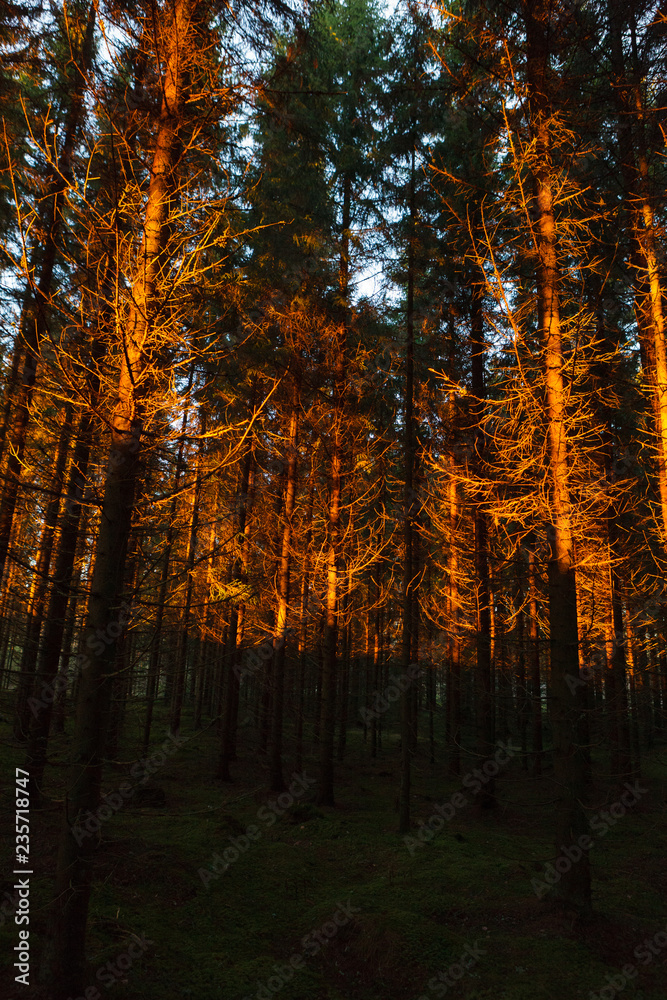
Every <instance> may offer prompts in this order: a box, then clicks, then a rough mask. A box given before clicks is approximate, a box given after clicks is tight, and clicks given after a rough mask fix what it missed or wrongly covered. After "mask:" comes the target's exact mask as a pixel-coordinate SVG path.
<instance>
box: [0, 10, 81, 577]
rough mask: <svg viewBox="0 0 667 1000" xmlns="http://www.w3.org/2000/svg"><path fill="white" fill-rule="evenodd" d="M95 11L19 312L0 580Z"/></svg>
mask: <svg viewBox="0 0 667 1000" xmlns="http://www.w3.org/2000/svg"><path fill="white" fill-rule="evenodd" d="M95 9H96V8H95V4H94V3H91V5H90V7H89V10H88V21H87V25H86V29H85V32H84V35H83V41H82V45H81V52H80V53H79V60H80V66H79V72H78V73H77V74H76V77H75V84H74V90H73V93H72V96H71V100H70V106H69V112H68V115H67V121H66V124H65V134H64V139H63V145H62V149H61V153H60V161H59V164H58V169H57V171H56V170H55V169H54V170H53V171H52V175H51V177H50V179H49V181H48V187H47V195H46V198H45V201H46V204H47V209H46V219H45V227H44V228H45V235H44V246H43V249H42V252H41V260H40V273H39V280H38V281H37V282H35V283H34V285H33V283H32V281H31V282H30V286H29V288H28V289H27V291H26V295H25V299H24V303H23V309H22V311H21V318H20V326H19V329H20V341H21V342H22V344H23V345H24V347H25V353H24V355H23V370H22V373H21V377H20V380H19V383H18V385H17V391H16V397H15V399H14V416H13V418H11V419H10V420H9V422H8V423H9V426H8V433H7V442H6V456H7V458H6V464H5V468H4V479H5V483H4V487H5V488H4V495H3V498H2V507H1V508H0V580H1V579H2V577H3V575H4V570H5V562H6V559H7V552H8V549H9V540H10V536H11V532H12V522H13V519H14V511H15V509H16V502H17V499H18V494H19V487H20V482H21V469H22V466H23V454H24V451H25V446H26V437H27V432H28V425H29V422H30V409H31V404H32V399H33V395H34V391H35V383H36V380H37V369H38V366H39V359H40V352H41V344H42V341H43V339H44V337H45V336H46V333H47V321H48V311H49V305H50V300H51V292H52V286H53V275H54V268H55V264H56V259H57V255H58V247H57V244H58V238H59V235H60V231H61V227H62V216H61V203H62V200H63V195H64V192H65V190H66V188H67V183H68V178H69V177H70V176H71V174H72V169H73V160H74V151H75V147H76V143H77V139H78V134H79V130H80V128H81V124H82V121H83V114H84V93H85V89H86V85H87V83H86V75H87V73H88V70H89V68H90V63H91V58H92V51H93V34H94V29H95ZM17 347H18V345H17ZM15 350H16V348H15Z"/></svg>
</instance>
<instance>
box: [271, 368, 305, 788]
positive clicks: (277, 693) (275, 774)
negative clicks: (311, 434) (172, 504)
mask: <svg viewBox="0 0 667 1000" xmlns="http://www.w3.org/2000/svg"><path fill="white" fill-rule="evenodd" d="M298 407H299V386H298V384H296V383H295V385H294V387H293V395H292V408H291V413H290V422H289V430H288V433H287V442H288V444H287V461H286V475H285V503H284V507H283V517H284V522H283V531H282V540H281V547H280V560H279V564H278V579H277V584H278V610H277V614H276V627H275V632H274V639H273V657H274V658H273V718H272V726H271V751H270V755H269V772H270V774H269V783H270V788H271V791H272V792H282V791H284V790H285V780H284V778H283V761H282V744H283V704H284V694H285V646H286V644H287V608H288V605H289V597H290V564H291V559H292V517H293V516H294V507H295V499H296V477H297V437H298V428H299V410H298Z"/></svg>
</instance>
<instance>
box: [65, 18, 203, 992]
mask: <svg viewBox="0 0 667 1000" xmlns="http://www.w3.org/2000/svg"><path fill="white" fill-rule="evenodd" d="M194 6H195V5H194V4H193V0H175V3H174V5H173V8H172V9H170V13H171V16H169V17H168V19H167V10H168V9H167V8H166V7H165V8H163V11H162V14H163V17H164V20H165V21H166V22H167V23H166V24H165V29H166V32H165V33H166V55H165V74H164V81H163V90H162V106H161V111H160V116H159V121H158V129H157V135H156V143H155V151H154V154H153V161H152V165H151V177H150V183H149V189H148V198H147V204H146V213H145V220H144V238H143V245H142V248H141V254H140V260H141V262H142V264H141V267H140V269H139V272H138V274H137V276H136V278H135V280H134V284H133V288H132V295H131V298H130V306H129V311H128V316H127V321H126V326H125V337H124V351H123V354H122V361H121V365H120V372H119V379H118V390H117V396H116V405H115V408H114V411H113V414H112V418H111V450H110V455H109V462H108V466H107V472H106V481H105V487H104V499H103V504H102V511H101V519H100V527H99V533H98V537H97V544H96V552H95V565H94V569H93V574H92V582H91V592H90V600H89V605H88V616H87V622H86V629H85V643H84V648H85V649H86V650H87V652H86V653H82V659H81V666H82V675H81V681H80V684H79V696H78V704H77V720H76V729H75V734H74V765H73V768H72V774H71V778H70V784H69V788H68V792H67V795H66V799H65V811H64V817H63V828H62V834H61V838H60V845H59V851H58V860H57V867H56V885H55V893H54V904H53V919H52V921H51V928H50V931H51V940H50V954H49V955H48V959H49V964H50V978H51V982H52V983H54V984H55V990H54V994H55V995H54V1000H67V998H68V997H69V996H71V995H75V996H76V995H80V993H81V992H82V989H83V986H84V985H85V981H84V978H85V951H84V948H85V937H86V924H87V918H88V903H89V898H90V889H91V878H92V857H93V838H91V837H87V838H85V839H84V840H82V841H81V843H80V844H79V843H78V841H77V839H76V837H75V831H76V827H77V824H79V823H81V822H82V821H83V817H84V816H85V815H86V814H87V812H88V811H91V812H94V811H95V809H97V807H98V804H99V799H100V783H101V778H102V762H103V754H104V747H105V742H106V731H107V725H108V717H109V699H110V694H111V684H112V680H113V672H114V664H115V655H116V645H117V637H118V635H119V634H120V631H122V627H123V617H122V615H123V609H122V586H123V577H124V570H125V554H126V550H127V542H128V537H129V533H130V525H131V520H132V512H133V506H134V491H135V482H136V480H137V475H138V469H139V454H140V446H141V435H142V422H143V414H142V396H143V393H144V392H145V391H146V378H145V375H146V369H147V366H148V365H149V358H148V356H147V353H146V352H147V350H149V349H150V346H151V344H150V337H151V330H152V324H153V321H154V318H155V312H156V307H157V294H156V293H157V285H158V279H159V276H160V273H161V272H162V271H163V269H164V268H165V266H166V263H167V261H166V255H165V252H164V246H165V240H166V235H167V225H168V216H169V209H170V200H171V197H172V192H173V191H174V190H175V183H174V182H175V170H176V166H177V162H178V157H179V151H180V143H179V137H178V132H179V125H180V122H181V119H182V115H183V110H184V106H185V100H186V94H185V86H184V84H185V80H186V65H185V64H186V62H187V58H188V56H189V54H190V53H191V51H192V47H193V22H192V14H193V7H194ZM98 631H99V632H100V633H101V634H103V635H105V636H106V637H107V639H108V640H109V641H108V642H102V641H101V640H99V639H98V638H97V634H98Z"/></svg>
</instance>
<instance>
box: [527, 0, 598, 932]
mask: <svg viewBox="0 0 667 1000" xmlns="http://www.w3.org/2000/svg"><path fill="white" fill-rule="evenodd" d="M552 16H555V14H554V13H553V12H552V7H551V4H550V3H548V2H547V0H539V2H538V3H533V4H524V19H525V24H526V39H527V62H526V75H527V81H528V105H529V114H530V122H531V128H532V130H533V134H534V136H535V151H534V154H533V161H532V172H533V177H534V182H535V235H536V240H537V254H538V259H537V269H536V283H537V304H538V326H539V332H540V335H541V338H542V352H543V363H544V378H545V391H546V399H545V404H546V413H545V416H546V419H547V448H546V461H547V463H548V475H549V482H550V492H551V498H550V499H551V512H552V513H551V516H552V524H551V526H550V529H549V538H548V541H549V546H550V557H549V628H550V653H551V684H550V701H551V706H550V707H551V724H552V731H553V741H554V778H555V786H556V795H557V799H558V804H557V810H556V823H555V826H556V849H557V852H558V853H560V852H561V850H562V848H561V845H562V844H573V843H576V841H577V838H578V837H579V836H582V835H586V834H587V832H588V822H587V819H586V816H585V813H584V810H583V805H582V804H583V802H584V801H585V793H586V767H585V759H584V752H583V748H582V746H581V745H580V741H579V733H580V718H581V712H582V704H581V695H580V692H581V687H580V686H577V685H576V684H573V683H570V684H568V680H571V679H572V678H574V679H577V680H578V678H579V655H578V626H577V585H576V576H575V568H574V540H573V537H572V523H571V502H570V493H569V484H568V464H569V459H568V432H567V412H566V398H567V383H566V371H565V361H564V358H563V343H562V331H561V323H560V315H559V304H558V279H559V263H558V247H557V234H556V224H555V217H554V193H553V167H552V163H551V146H552V136H551V129H552V128H554V127H555V126H554V122H553V118H552V110H551V105H550V96H551V88H552V87H553V86H554V84H553V82H552V79H551V70H550V66H549V62H550V55H549V41H548V40H549V29H550V19H551V17H552ZM556 892H557V895H558V896H559V897H560V898H561V900H562V901H563V903H565V904H568V905H572V906H574V907H575V908H576V909H578V910H579V911H583V912H588V911H589V910H590V906H591V881H590V865H589V859H588V854H587V852H584V853H583V857H582V858H581V860H580V861H579V862H578V863H577V864H576V865H572V866H571V868H570V869H569V871H568V872H566V873H564V874H563V876H562V878H561V880H560V882H559V883H558V885H557V886H556Z"/></svg>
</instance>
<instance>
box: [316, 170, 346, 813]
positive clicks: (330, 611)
mask: <svg viewBox="0 0 667 1000" xmlns="http://www.w3.org/2000/svg"><path fill="white" fill-rule="evenodd" d="M351 211H352V177H351V175H350V174H349V173H348V174H346V175H345V177H344V179H343V220H342V230H343V233H342V250H341V257H340V279H339V286H340V296H341V301H342V303H343V305H342V312H343V314H344V315H343V317H342V320H341V322H340V323H338V324H337V327H336V331H335V334H334V337H335V360H334V372H333V400H332V421H333V426H332V433H331V444H330V448H331V465H330V486H329V518H328V526H327V528H328V530H327V594H326V618H325V633H324V656H323V662H322V684H321V705H322V708H321V712H322V715H321V728H320V779H319V788H318V792H317V799H318V802H319V804H320V805H327V806H333V805H334V804H335V803H334V739H335V714H336V688H337V647H338V613H339V612H338V573H339V570H340V559H341V536H342V525H341V505H342V492H343V438H344V419H345V416H344V411H345V379H346V373H347V322H348V295H349V277H350V249H349V248H350V221H351Z"/></svg>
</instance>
